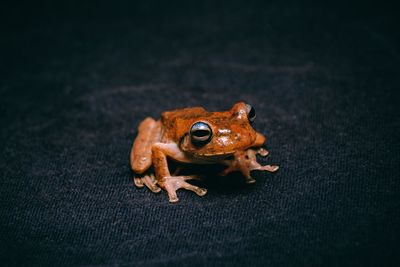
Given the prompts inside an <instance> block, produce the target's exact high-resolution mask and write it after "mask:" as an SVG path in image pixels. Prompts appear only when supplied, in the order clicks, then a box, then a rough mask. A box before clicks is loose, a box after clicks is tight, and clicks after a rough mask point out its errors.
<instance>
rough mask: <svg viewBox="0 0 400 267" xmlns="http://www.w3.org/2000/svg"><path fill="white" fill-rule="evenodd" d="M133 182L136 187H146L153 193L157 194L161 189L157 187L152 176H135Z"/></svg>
mask: <svg viewBox="0 0 400 267" xmlns="http://www.w3.org/2000/svg"><path fill="white" fill-rule="evenodd" d="M133 182H134V183H135V185H136V186H137V187H140V188H141V187H143V186H144V185H146V187H147V188H148V189H150V190H151V191H152V192H153V193H159V192H160V191H161V188H160V187H159V186H158V185H157V181H156V179H155V177H154V174H145V175H144V176H142V177H138V176H135V177H134V178H133Z"/></svg>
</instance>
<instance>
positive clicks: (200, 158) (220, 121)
mask: <svg viewBox="0 0 400 267" xmlns="http://www.w3.org/2000/svg"><path fill="white" fill-rule="evenodd" d="M248 112H249V110H248V105H246V104H245V103H244V102H239V103H237V104H235V105H234V106H233V107H232V108H231V109H230V110H228V111H223V112H208V111H206V110H205V109H203V108H201V107H194V108H185V109H179V110H174V111H167V112H164V113H163V114H162V117H161V120H158V121H155V120H154V119H152V118H150V117H148V118H146V119H145V120H144V121H143V122H142V123H141V124H140V126H139V133H138V136H137V137H136V139H135V141H134V143H133V146H132V150H131V155H130V162H131V167H132V170H133V171H134V172H135V177H134V182H135V185H136V186H137V187H143V186H144V185H146V187H148V188H149V189H150V190H151V191H153V192H155V193H157V192H160V191H161V188H162V189H164V190H165V191H167V193H168V196H169V200H170V202H176V201H178V197H177V195H176V191H177V190H178V189H180V188H184V189H187V190H191V191H193V192H195V193H196V194H197V195H199V196H203V195H205V194H206V193H207V190H206V189H204V188H200V187H197V186H194V185H191V184H189V183H188V182H187V180H190V179H195V178H197V177H196V176H195V175H189V176H187V175H185V176H182V175H176V173H175V174H172V175H171V173H170V171H169V168H168V162H167V158H170V159H173V160H175V161H178V162H185V163H194V164H216V163H217V164H224V165H226V166H227V168H226V169H225V170H224V171H223V172H222V173H221V175H227V174H228V173H230V172H233V171H240V172H241V173H242V174H243V175H244V177H245V179H246V182H247V183H254V182H255V180H254V179H253V178H252V177H251V175H250V171H252V170H265V171H269V172H275V171H277V170H278V166H275V165H266V166H261V165H260V164H259V163H258V162H257V160H256V154H260V155H261V156H267V155H268V151H267V150H265V149H264V148H262V147H261V146H262V145H263V144H264V142H265V136H264V135H262V134H261V133H258V132H256V131H255V130H254V129H253V127H252V126H251V124H250V121H249V118H248ZM196 122H205V123H207V124H208V125H209V126H210V127H211V130H212V133H213V134H212V138H211V140H210V141H209V142H208V143H207V144H205V145H203V146H198V145H196V144H193V143H192V141H191V137H190V134H189V131H190V128H191V127H192V125H193V124H194V123H196ZM151 166H153V167H154V172H155V173H152V169H151Z"/></svg>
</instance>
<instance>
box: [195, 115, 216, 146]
mask: <svg viewBox="0 0 400 267" xmlns="http://www.w3.org/2000/svg"><path fill="white" fill-rule="evenodd" d="M211 137H212V131H211V127H210V126H209V125H208V124H207V123H205V122H201V121H200V122H196V123H195V124H193V125H192V128H190V138H191V140H192V143H193V144H194V145H198V146H199V145H205V144H207V143H208V142H210V140H211Z"/></svg>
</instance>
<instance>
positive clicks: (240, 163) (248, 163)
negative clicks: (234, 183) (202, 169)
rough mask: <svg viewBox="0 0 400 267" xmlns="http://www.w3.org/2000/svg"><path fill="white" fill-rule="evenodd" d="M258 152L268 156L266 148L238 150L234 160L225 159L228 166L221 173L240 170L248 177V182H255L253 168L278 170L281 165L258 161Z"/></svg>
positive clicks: (270, 170)
mask: <svg viewBox="0 0 400 267" xmlns="http://www.w3.org/2000/svg"><path fill="white" fill-rule="evenodd" d="M256 154H260V155H261V156H264V157H265V156H267V155H268V151H267V150H266V149H264V148H256V149H254V148H250V149H247V150H246V151H239V152H236V153H235V155H234V159H233V160H227V161H225V164H226V165H227V166H228V167H227V168H226V169H225V170H223V171H222V172H221V173H220V175H223V176H225V175H227V174H228V173H230V172H233V171H240V172H241V173H242V174H243V176H244V177H245V178H246V183H254V182H255V180H254V179H253V178H252V177H251V175H250V171H252V170H263V171H269V172H276V171H277V170H278V169H279V166H276V165H265V166H262V165H260V164H259V163H258V162H257V158H256Z"/></svg>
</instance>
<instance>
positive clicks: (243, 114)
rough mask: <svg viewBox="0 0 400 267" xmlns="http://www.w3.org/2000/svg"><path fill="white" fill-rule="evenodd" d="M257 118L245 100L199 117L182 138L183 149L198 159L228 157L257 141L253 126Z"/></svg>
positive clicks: (181, 146)
mask: <svg viewBox="0 0 400 267" xmlns="http://www.w3.org/2000/svg"><path fill="white" fill-rule="evenodd" d="M255 118H256V113H255V110H254V108H253V107H252V106H250V105H249V104H246V103H244V102H239V103H237V104H235V105H234V106H233V107H232V108H231V109H230V110H229V111H225V112H209V113H207V114H206V115H205V116H201V117H196V118H195V119H193V121H190V124H189V125H190V127H189V130H188V132H186V133H185V135H184V136H183V137H182V138H181V142H180V148H181V149H182V151H185V152H186V153H188V154H190V155H191V156H193V157H195V158H201V159H207V160H217V161H218V160H222V159H225V158H227V157H229V156H231V155H233V154H234V153H235V152H237V151H243V150H246V149H247V148H249V147H251V146H252V145H253V144H254V143H255V141H256V137H257V133H256V131H255V130H254V129H253V127H252V126H251V123H252V122H253V121H254V119H255Z"/></svg>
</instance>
